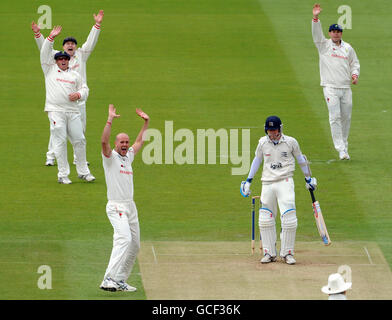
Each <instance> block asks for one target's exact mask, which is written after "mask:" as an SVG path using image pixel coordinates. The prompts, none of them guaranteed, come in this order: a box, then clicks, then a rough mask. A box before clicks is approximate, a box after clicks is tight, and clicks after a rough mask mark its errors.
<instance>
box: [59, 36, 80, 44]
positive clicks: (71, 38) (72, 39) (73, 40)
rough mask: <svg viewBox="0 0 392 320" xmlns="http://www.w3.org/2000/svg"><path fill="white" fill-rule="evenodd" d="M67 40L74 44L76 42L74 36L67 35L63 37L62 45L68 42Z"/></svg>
mask: <svg viewBox="0 0 392 320" xmlns="http://www.w3.org/2000/svg"><path fill="white" fill-rule="evenodd" d="M68 41H71V42H74V43H75V44H78V42H77V41H76V39H75V38H74V37H68V38H65V39H64V40H63V45H64V44H65V43H66V42H68Z"/></svg>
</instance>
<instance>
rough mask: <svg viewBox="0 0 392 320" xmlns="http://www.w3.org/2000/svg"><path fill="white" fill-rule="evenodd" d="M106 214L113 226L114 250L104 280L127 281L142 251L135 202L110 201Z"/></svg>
mask: <svg viewBox="0 0 392 320" xmlns="http://www.w3.org/2000/svg"><path fill="white" fill-rule="evenodd" d="M106 213H107V215H108V218H109V220H110V223H111V224H112V226H113V230H114V233H113V249H112V253H111V255H110V260H109V264H108V267H107V269H106V272H105V276H104V279H106V278H108V277H109V278H112V279H113V280H115V281H126V280H127V279H128V277H129V275H130V274H131V271H132V268H133V266H134V264H135V261H136V256H137V254H138V253H139V250H140V229H139V220H138V214H137V209H136V205H135V202H134V201H108V203H107V205H106Z"/></svg>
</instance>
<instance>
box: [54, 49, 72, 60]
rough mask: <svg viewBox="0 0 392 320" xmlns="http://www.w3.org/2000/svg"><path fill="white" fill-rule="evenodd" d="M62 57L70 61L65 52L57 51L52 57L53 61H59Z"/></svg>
mask: <svg viewBox="0 0 392 320" xmlns="http://www.w3.org/2000/svg"><path fill="white" fill-rule="evenodd" d="M62 57H65V58H66V59H67V60H70V59H71V56H70V55H69V54H68V53H66V52H65V51H64V52H63V51H59V52H57V53H56V54H55V55H54V59H55V60H57V59H59V58H62Z"/></svg>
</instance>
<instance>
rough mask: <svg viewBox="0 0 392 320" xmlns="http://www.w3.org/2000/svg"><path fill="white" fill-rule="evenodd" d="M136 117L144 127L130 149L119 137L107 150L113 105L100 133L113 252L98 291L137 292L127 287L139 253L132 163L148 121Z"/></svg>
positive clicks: (121, 135)
mask: <svg viewBox="0 0 392 320" xmlns="http://www.w3.org/2000/svg"><path fill="white" fill-rule="evenodd" d="M136 113H137V114H138V116H140V117H141V118H142V119H143V120H144V124H143V126H142V128H141V130H140V132H139V134H138V136H137V137H136V140H135V142H134V143H133V144H132V146H131V145H130V140H129V136H128V135H127V134H126V133H119V134H118V135H117V136H116V140H115V147H114V149H112V148H111V147H110V142H109V139H110V133H111V127H112V121H113V120H114V119H116V118H118V117H120V115H118V114H117V113H116V109H115V108H114V106H113V105H112V104H110V105H109V114H108V121H107V122H106V125H105V127H104V129H103V133H102V138H101V143H102V162H103V168H104V171H105V180H106V185H107V198H108V203H107V205H106V213H107V216H108V218H109V220H110V223H111V224H112V226H113V231H114V234H113V249H112V253H111V255H110V260H109V264H108V267H107V269H106V272H105V276H104V280H103V281H102V284H101V285H100V288H101V289H103V290H107V291H128V292H132V291H136V288H135V287H133V286H130V285H129V284H127V283H126V281H127V279H128V277H129V275H130V274H131V271H132V268H133V265H134V264H135V261H136V256H137V254H138V252H139V249H140V229H139V218H138V213H137V208H136V204H135V202H134V201H133V170H132V162H133V160H134V158H135V155H136V154H137V153H138V152H139V150H140V149H141V148H142V146H143V134H144V132H145V131H146V130H147V128H148V124H149V120H150V117H149V116H148V115H147V114H146V113H144V112H143V111H142V110H140V109H136Z"/></svg>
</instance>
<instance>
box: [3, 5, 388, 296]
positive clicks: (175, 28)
mask: <svg viewBox="0 0 392 320" xmlns="http://www.w3.org/2000/svg"><path fill="white" fill-rule="evenodd" d="M313 2H314V1H309V0H305V1H291V0H274V1H269V0H197V1H195V0H187V1H182V0H166V1H160V0H136V1H126V0H121V1H103V0H97V1H76V0H69V1H66V2H59V1H53V0H47V1H44V3H41V2H40V1H28V0H22V1H10V0H5V1H2V10H1V12H0V18H1V21H2V25H3V32H2V33H1V34H0V43H1V45H0V46H1V52H2V54H1V55H0V64H1V71H2V72H1V74H0V79H1V80H0V81H1V86H0V93H1V115H2V116H1V122H0V132H1V138H2V139H1V141H0V146H1V153H2V156H1V167H0V179H1V184H0V214H1V215H0V219H1V220H0V268H1V272H0V281H1V282H2V283H5V282H6V281H9V280H10V279H11V281H12V283H13V285H12V286H9V287H7V288H5V289H2V290H1V291H0V299H110V298H116V299H121V298H124V299H145V298H146V294H145V292H144V289H143V285H142V281H143V279H142V277H141V274H140V272H139V266H138V265H137V266H136V267H135V270H134V273H133V274H132V276H131V279H130V280H131V283H132V284H134V285H135V286H137V287H138V288H139V290H138V291H137V293H136V294H133V295H129V294H120V295H116V296H113V295H112V294H109V293H106V292H102V291H100V290H99V289H98V285H99V284H100V281H101V280H102V277H103V274H104V272H105V268H106V265H107V262H108V259H109V255H110V250H111V242H112V228H111V226H110V223H109V221H108V219H107V217H106V213H105V205H106V184H105V180H104V173H103V168H102V163H101V162H102V161H101V155H100V136H101V132H102V129H103V126H104V125H105V121H106V118H107V106H108V104H109V103H114V104H115V105H116V107H117V109H118V112H119V113H120V114H121V118H120V119H118V120H115V123H114V124H113V133H116V132H120V131H126V132H128V133H129V134H130V136H131V139H132V137H135V136H136V134H137V133H138V131H139V129H140V127H141V125H142V121H141V120H140V119H138V118H137V117H136V115H135V112H134V110H135V108H136V107H142V108H143V109H144V110H145V111H146V112H147V113H148V114H149V115H150V117H151V125H150V126H151V128H156V129H159V130H160V131H161V132H164V125H165V120H167V121H169V120H170V121H173V123H174V130H178V129H180V128H188V129H190V130H191V131H192V132H195V133H196V130H197V129H208V128H213V129H216V130H217V129H219V128H226V129H229V128H250V130H251V146H250V152H251V154H252V155H253V152H254V150H255V148H256V146H257V141H258V139H259V138H260V136H262V135H263V134H264V132H263V123H264V120H265V118H266V117H267V116H268V115H271V114H277V115H279V116H280V117H281V119H282V121H283V123H284V132H285V133H286V134H288V135H291V136H294V137H296V138H297V140H298V141H299V143H300V146H301V149H302V152H303V153H304V154H306V155H307V156H308V158H309V159H310V160H311V161H312V165H311V168H312V171H313V175H314V176H315V177H317V179H318V183H319V189H318V191H317V192H316V196H317V197H318V200H319V201H320V204H321V207H322V210H323V212H324V215H325V220H326V223H327V226H328V230H329V233H330V236H331V238H332V241H336V242H339V241H373V242H376V243H377V244H378V246H379V247H380V248H381V250H382V252H383V254H384V256H385V258H386V260H387V261H388V263H389V266H391V264H392V241H391V240H392V233H391V230H392V223H391V221H392V220H391V212H390V211H391V191H392V188H391V161H390V151H391V139H392V133H391V130H390V124H391V109H390V107H391V93H390V85H389V84H390V83H391V74H392V68H391V66H392V62H391V59H390V52H391V49H392V47H391V43H390V41H388V39H389V38H390V30H391V27H392V22H391V19H390V11H391V9H392V5H391V3H390V1H389V0H373V1H365V0H362V1H354V0H347V1H328V3H325V4H323V3H322V6H323V8H324V10H323V12H322V14H321V16H320V19H321V21H322V23H323V29H324V31H325V30H326V28H327V26H328V25H329V24H331V23H334V22H336V21H337V19H338V13H337V8H338V7H339V5H341V4H346V5H349V6H350V7H351V9H352V15H353V19H352V21H353V29H352V30H346V31H344V36H343V39H344V40H346V41H347V42H349V43H351V44H352V46H353V47H354V48H355V50H356V52H357V55H358V57H359V60H360V63H361V76H360V80H359V85H358V86H357V87H354V88H353V99H354V108H353V120H352V128H351V135H350V156H351V158H352V160H351V161H349V162H340V161H329V160H337V154H336V152H335V150H334V148H333V145H332V141H331V137H330V131H329V123H328V115H327V109H326V106H325V103H324V100H323V95H322V89H321V87H320V86H319V69H318V54H317V49H316V48H315V47H314V45H313V42H312V37H311V29H310V28H311V18H312V5H313ZM41 4H46V5H49V6H50V7H51V9H52V24H53V25H57V24H60V25H62V26H63V31H62V34H61V35H60V36H59V38H58V39H56V41H55V48H57V49H60V48H61V43H60V41H61V39H63V38H64V37H65V36H68V35H73V36H74V37H76V38H77V39H78V40H79V41H80V43H83V42H84V39H86V37H87V35H88V33H89V30H90V28H91V27H92V25H93V24H94V20H93V16H92V15H93V13H97V12H98V10H99V9H101V8H102V9H104V10H105V17H104V21H103V24H102V31H101V35H100V38H99V41H98V44H97V46H96V48H95V50H94V52H93V53H92V55H91V57H90V59H89V61H88V64H87V78H88V85H89V88H90V97H89V99H88V102H87V134H86V137H87V157H88V160H89V162H90V169H91V171H92V173H93V174H94V175H95V176H96V178H97V180H96V181H95V182H94V183H91V184H87V183H83V182H80V181H78V179H77V175H76V172H75V168H74V166H71V175H70V178H71V180H73V181H74V183H73V184H72V185H69V186H65V185H59V184H58V183H57V179H56V174H57V167H55V168H47V167H45V166H44V165H43V164H44V162H45V153H46V149H47V142H48V137H49V128H48V127H49V126H48V120H47V116H46V114H45V113H44V112H43V108H44V101H45V88H44V77H43V73H42V70H41V68H40V63H39V52H38V50H37V46H36V44H35V41H34V37H33V33H32V31H31V28H30V24H31V21H32V20H35V21H37V20H38V18H39V16H40V14H38V13H37V9H38V7H39V6H40V5H41ZM42 33H43V34H44V35H45V36H47V35H48V34H49V30H42ZM177 144H178V143H177ZM70 150H71V148H70V147H69V149H68V151H69V158H70V159H71V152H70ZM218 162H219V159H218ZM231 167H232V165H231V164H225V165H221V164H219V163H218V164H215V165H212V164H211V165H208V164H206V165H196V164H195V165H178V164H161V165H146V164H144V163H143V161H142V158H141V153H140V154H139V155H138V156H137V158H136V159H135V162H134V165H133V168H134V172H135V175H134V184H135V201H136V204H137V207H138V210H139V218H140V223H141V238H142V242H143V241H160V240H161V241H163V240H164V241H248V240H249V228H250V220H249V216H250V212H249V210H250V201H249V200H248V199H244V198H243V197H241V195H240V193H239V186H240V182H241V181H242V180H244V179H245V178H246V174H244V175H242V176H235V175H231ZM260 172H261V170H260V171H259V173H258V176H260ZM255 180H256V181H255V182H254V183H253V185H252V190H253V194H258V193H259V192H260V187H261V183H260V182H259V181H257V179H255ZM295 182H296V204H297V214H298V220H299V226H298V230H297V240H298V241H317V240H319V237H318V234H317V230H316V227H315V224H314V219H313V217H312V212H311V203H310V196H309V193H308V192H307V190H306V189H305V185H304V181H303V175H302V172H301V170H300V169H299V168H298V167H297V170H296V174H295ZM41 265H49V266H50V267H51V268H52V273H53V289H52V290H40V289H39V288H38V287H37V281H38V278H39V276H40V274H38V273H37V270H38V267H39V266H41ZM324 279H327V275H326V276H325V277H324V278H323V280H322V282H325V281H324Z"/></svg>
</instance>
